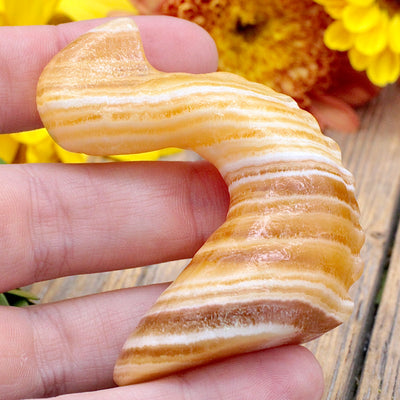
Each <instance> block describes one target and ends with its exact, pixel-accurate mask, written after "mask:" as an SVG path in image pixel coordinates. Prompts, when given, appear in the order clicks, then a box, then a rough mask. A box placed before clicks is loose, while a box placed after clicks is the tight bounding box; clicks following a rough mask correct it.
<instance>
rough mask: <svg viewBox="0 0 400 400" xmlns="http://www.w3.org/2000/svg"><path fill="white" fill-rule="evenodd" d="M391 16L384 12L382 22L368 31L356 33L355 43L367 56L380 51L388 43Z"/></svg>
mask: <svg viewBox="0 0 400 400" xmlns="http://www.w3.org/2000/svg"><path fill="white" fill-rule="evenodd" d="M388 25H389V17H388V15H387V14H386V13H382V14H381V17H380V22H378V23H377V25H375V26H374V27H373V28H372V29H370V30H368V31H367V32H362V33H358V34H357V35H356V38H355V41H354V45H355V47H356V49H357V50H358V51H359V52H360V53H363V54H365V55H367V56H373V55H376V54H378V53H380V52H381V51H382V50H383V49H384V48H385V47H386V45H387V43H388Z"/></svg>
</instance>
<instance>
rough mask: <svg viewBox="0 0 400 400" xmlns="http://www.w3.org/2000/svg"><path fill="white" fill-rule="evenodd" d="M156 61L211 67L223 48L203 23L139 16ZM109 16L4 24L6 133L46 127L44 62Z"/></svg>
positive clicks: (1, 110) (188, 68) (0, 30)
mask: <svg viewBox="0 0 400 400" xmlns="http://www.w3.org/2000/svg"><path fill="white" fill-rule="evenodd" d="M135 21H136V22H137V24H138V26H139V29H140V33H141V35H142V38H143V45H144V49H145V52H146V55H147V57H148V59H149V61H150V63H151V64H152V65H153V66H154V67H155V68H158V69H160V70H162V71H167V72H170V71H182V72H193V73H198V72H210V71H214V70H215V69H216V67H217V51H216V47H215V44H214V42H213V41H212V39H211V38H210V36H209V35H208V34H207V33H206V32H205V31H204V30H203V29H202V28H200V27H199V26H198V25H195V24H192V23H190V22H188V21H185V20H180V19H177V18H171V17H162V16H151V17H135ZM103 22H104V20H91V21H81V22H73V23H68V24H63V25H59V26H48V25H47V26H29V27H0V59H1V60H2V62H1V64H0V133H2V132H3V133H7V132H18V131H21V130H29V129H35V128H39V127H41V122H40V118H39V115H38V113H37V110H36V101H35V97H36V84H37V81H38V79H39V75H40V73H41V71H42V70H43V68H44V66H45V65H46V64H47V63H48V62H49V61H50V59H51V58H52V57H53V56H54V55H55V54H56V53H57V52H58V51H60V50H61V49H62V48H63V47H65V46H66V45H67V44H68V43H69V42H71V41H72V40H74V39H76V38H77V37H78V36H79V35H81V34H83V33H85V32H86V31H88V30H90V29H91V28H93V27H95V26H97V25H100V24H101V23H103Z"/></svg>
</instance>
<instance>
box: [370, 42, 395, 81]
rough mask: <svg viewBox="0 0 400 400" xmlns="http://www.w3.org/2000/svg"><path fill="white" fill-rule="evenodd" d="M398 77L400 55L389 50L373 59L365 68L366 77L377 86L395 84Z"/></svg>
mask: <svg viewBox="0 0 400 400" xmlns="http://www.w3.org/2000/svg"><path fill="white" fill-rule="evenodd" d="M399 75H400V55H399V54H395V53H393V52H392V51H390V49H386V50H384V51H383V52H382V53H381V54H379V55H377V56H375V57H374V59H373V60H372V62H371V63H370V65H369V66H368V68H367V76H368V78H369V79H370V81H371V82H372V83H374V84H375V85H377V86H385V85H388V84H389V83H393V82H396V80H397V79H398V78H399Z"/></svg>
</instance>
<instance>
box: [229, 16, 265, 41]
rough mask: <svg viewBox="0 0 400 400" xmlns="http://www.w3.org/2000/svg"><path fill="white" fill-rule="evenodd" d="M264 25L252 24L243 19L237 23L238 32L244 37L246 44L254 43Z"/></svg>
mask: <svg viewBox="0 0 400 400" xmlns="http://www.w3.org/2000/svg"><path fill="white" fill-rule="evenodd" d="M263 25H264V23H258V24H250V23H245V22H243V21H242V20H241V19H238V20H237V22H236V32H237V33H238V34H239V35H241V36H242V37H243V39H244V40H245V41H246V42H254V40H255V39H256V38H257V36H258V35H259V34H260V32H261V31H262V29H263Z"/></svg>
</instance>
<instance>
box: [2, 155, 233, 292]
mask: <svg viewBox="0 0 400 400" xmlns="http://www.w3.org/2000/svg"><path fill="white" fill-rule="evenodd" d="M0 187H1V191H0V224H1V227H2V229H1V230H0V242H1V243H2V245H1V246H0V260H2V264H1V266H0V292H2V291H5V290H8V289H13V288H15V287H19V286H24V285H27V284H30V283H32V282H37V281H42V280H45V279H51V278H54V277H57V276H65V275H75V274H79V273H91V272H99V271H106V270H111V269H121V268H128V267H133V266H141V265H148V264H154V263H159V262H163V261H170V260H176V259H182V258H189V257H192V256H193V254H194V253H195V251H196V250H197V249H198V248H199V247H200V246H201V245H202V243H203V242H204V241H205V240H206V239H207V237H208V236H209V235H210V234H211V233H212V232H213V231H214V230H215V229H216V228H217V227H218V226H219V225H220V224H222V222H223V221H224V219H225V215H226V210H227V207H228V202H229V195H228V193H227V188H226V185H225V183H224V182H223V180H222V178H221V177H220V175H219V173H218V171H217V170H216V169H215V168H214V167H213V166H211V165H210V164H208V163H205V162H200V163H189V162H188V163H183V162H182V163H181V162H175V163H174V162H147V163H146V162H142V163H106V164H95V165H93V164H92V165H90V164H86V165H64V164H33V165H3V166H1V169H0Z"/></svg>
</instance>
